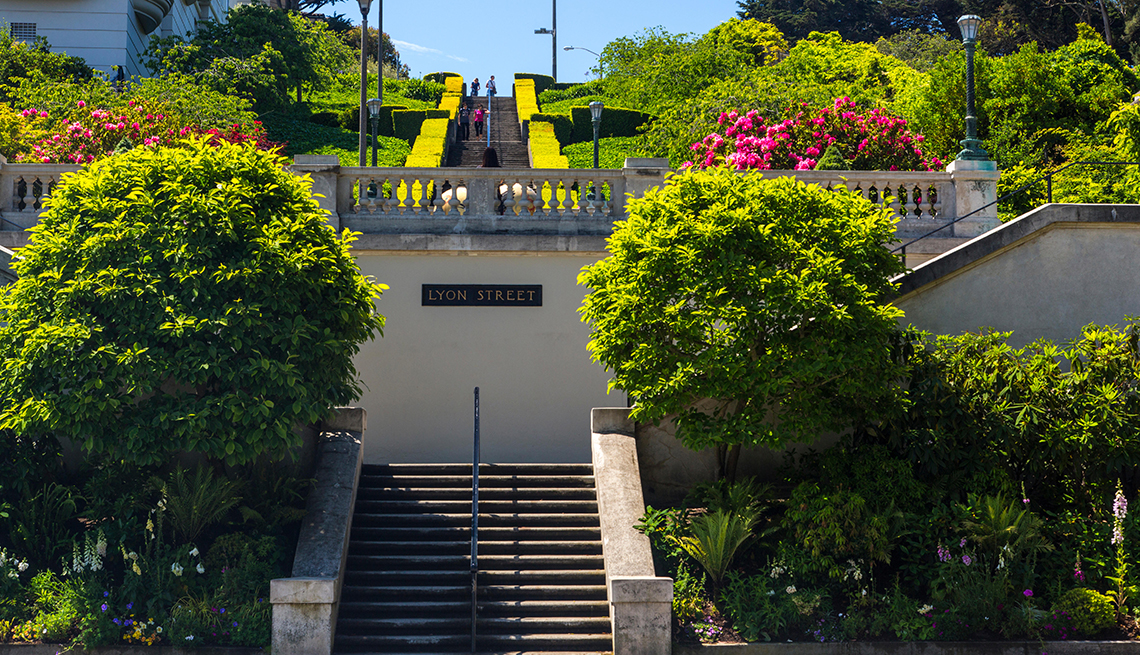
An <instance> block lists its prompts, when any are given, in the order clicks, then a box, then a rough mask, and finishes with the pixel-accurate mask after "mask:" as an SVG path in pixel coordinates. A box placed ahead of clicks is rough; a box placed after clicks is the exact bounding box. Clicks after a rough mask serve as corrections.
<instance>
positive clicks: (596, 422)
mask: <svg viewBox="0 0 1140 655" xmlns="http://www.w3.org/2000/svg"><path fill="white" fill-rule="evenodd" d="M629 409H630V408H629V407H595V408H593V409H591V410H590V432H593V433H594V434H623V435H626V436H629V437H632V436H634V430H635V427H634V424H633V421H632V420H630V418H629Z"/></svg>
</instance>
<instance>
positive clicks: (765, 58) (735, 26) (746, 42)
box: [704, 18, 788, 66]
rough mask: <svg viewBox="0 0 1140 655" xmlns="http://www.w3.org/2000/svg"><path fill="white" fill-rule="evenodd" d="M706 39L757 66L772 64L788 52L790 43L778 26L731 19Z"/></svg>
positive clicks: (709, 33) (714, 29)
mask: <svg viewBox="0 0 1140 655" xmlns="http://www.w3.org/2000/svg"><path fill="white" fill-rule="evenodd" d="M704 38H705V39H707V40H709V41H711V42H713V43H715V44H716V45H717V47H718V48H721V49H723V50H734V51H736V52H739V53H741V54H743V55H745V56H746V57H748V58H749V59H750V60H751V63H752V64H753V65H755V66H763V65H765V64H769V63H772V62H773V61H775V59H776V58H777V57H778V56H779V55H780V53H785V52H787V50H788V42H787V41H785V40H784V35H783V34H782V33H780V30H778V29H776V26H775V25H773V24H771V23H762V22H760V21H758V20H752V19H748V18H746V19H744V20H740V19H736V18H733V19H730V20H726V21H725V22H723V23H721V24H720V25H717V26H716V27H714V28H712V29H711V30H709V32H708V34H706V35H705V37H704Z"/></svg>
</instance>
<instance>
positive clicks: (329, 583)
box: [269, 578, 339, 655]
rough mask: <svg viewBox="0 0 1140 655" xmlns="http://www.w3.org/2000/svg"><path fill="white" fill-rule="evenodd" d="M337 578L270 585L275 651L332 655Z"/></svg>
mask: <svg viewBox="0 0 1140 655" xmlns="http://www.w3.org/2000/svg"><path fill="white" fill-rule="evenodd" d="M338 595H339V594H338V593H337V589H336V579H334V578H279V579H277V580H271V581H270V582H269V602H270V603H272V604H273V652H274V653H295V654H296V655H329V654H330V653H332V648H333V631H334V629H335V625H336V604H337V603H336V601H337V596H338Z"/></svg>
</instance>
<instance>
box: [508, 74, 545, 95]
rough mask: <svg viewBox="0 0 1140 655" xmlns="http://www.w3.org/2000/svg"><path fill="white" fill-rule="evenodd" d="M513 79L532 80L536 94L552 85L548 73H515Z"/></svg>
mask: <svg viewBox="0 0 1140 655" xmlns="http://www.w3.org/2000/svg"><path fill="white" fill-rule="evenodd" d="M515 79H516V80H534V94H535V95H536V96H537V95H538V94H540V93H542V92H543V91H545V90H547V89H549V88H550V87H552V86H554V78H553V77H551V76H549V75H540V74H538V73H515Z"/></svg>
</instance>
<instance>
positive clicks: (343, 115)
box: [337, 105, 408, 136]
mask: <svg viewBox="0 0 1140 655" xmlns="http://www.w3.org/2000/svg"><path fill="white" fill-rule="evenodd" d="M401 109H408V107H405V106H404V105H381V106H380V115H379V116H377V117H376V120H377V125H376V126H377V128H378V130H379V132H380V136H395V134H396V133H395V131H394V129H393V127H392V113H393V112H395V111H399V110H401ZM337 122H338V123H339V124H340V127H342V128H344V129H346V130H352V131H353V132H356V131H358V130H359V129H360V107H358V106H356V105H353V106H352V107H349V108H348V109H345V110H344V111H342V112H340V114H339V115H338V117H337ZM369 129H371V127H369Z"/></svg>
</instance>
